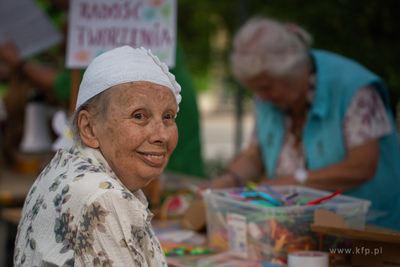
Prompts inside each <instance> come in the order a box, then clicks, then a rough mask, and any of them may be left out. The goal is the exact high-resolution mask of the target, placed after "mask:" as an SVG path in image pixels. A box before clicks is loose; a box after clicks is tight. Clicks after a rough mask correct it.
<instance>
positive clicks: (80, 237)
mask: <svg viewBox="0 0 400 267" xmlns="http://www.w3.org/2000/svg"><path fill="white" fill-rule="evenodd" d="M180 91H181V87H180V85H179V84H178V83H177V82H176V81H175V78H174V76H173V75H172V74H171V73H170V72H169V70H168V67H167V66H166V65H165V64H163V63H161V62H160V60H159V59H158V58H157V57H156V56H154V55H153V54H152V53H151V52H150V51H149V50H146V49H144V48H141V49H134V48H131V47H129V46H123V47H119V48H116V49H113V50H110V51H108V52H105V53H103V54H101V55H100V56H98V57H97V58H95V59H94V60H93V61H92V63H91V64H90V65H89V66H88V68H87V69H86V71H85V74H84V77H83V80H82V83H81V85H80V89H79V93H78V100H77V104H76V109H75V112H74V113H73V115H72V120H71V121H72V124H71V130H72V132H73V145H72V146H71V147H70V148H68V149H60V150H59V151H57V153H56V154H55V156H54V158H53V159H52V161H51V162H50V164H49V165H48V166H47V167H46V168H45V169H44V170H43V171H42V173H41V174H40V175H39V177H38V178H37V180H36V181H35V183H34V184H33V186H32V188H31V190H30V192H29V193H28V195H27V197H26V200H25V204H24V207H23V210H22V214H21V219H20V223H19V226H18V233H17V237H16V243H15V253H14V265H15V266H48V265H51V266H98V265H99V266H100V265H101V266H167V263H166V259H165V255H164V253H163V250H162V248H161V246H160V243H159V241H158V239H157V237H156V236H155V233H154V231H153V229H152V227H151V219H152V217H153V214H152V213H151V212H150V210H149V209H148V202H147V200H146V197H145V196H144V194H143V192H142V190H141V188H143V187H144V186H145V185H146V184H148V183H149V182H150V181H152V180H153V179H157V178H158V177H160V175H161V174H162V173H163V171H164V168H165V166H166V165H167V163H168V160H169V158H170V156H171V153H172V151H173V150H174V148H175V147H176V145H177V142H178V129H177V125H176V123H175V117H176V116H177V113H178V110H179V106H178V105H179V103H180V101H181V95H180Z"/></svg>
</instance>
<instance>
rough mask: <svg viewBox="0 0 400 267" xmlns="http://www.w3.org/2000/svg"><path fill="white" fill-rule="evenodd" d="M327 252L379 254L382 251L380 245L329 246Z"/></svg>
mask: <svg viewBox="0 0 400 267" xmlns="http://www.w3.org/2000/svg"><path fill="white" fill-rule="evenodd" d="M329 252H330V253H332V254H360V255H374V256H376V255H380V254H382V253H383V251H382V247H376V248H366V247H353V248H330V249H329Z"/></svg>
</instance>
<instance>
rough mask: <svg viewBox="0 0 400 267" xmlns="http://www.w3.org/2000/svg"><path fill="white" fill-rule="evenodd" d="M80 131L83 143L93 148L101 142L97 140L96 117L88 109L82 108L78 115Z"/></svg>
mask: <svg viewBox="0 0 400 267" xmlns="http://www.w3.org/2000/svg"><path fill="white" fill-rule="evenodd" d="M78 125H79V133H80V135H81V138H82V141H83V143H85V144H86V145H87V146H89V147H92V148H98V147H99V145H100V143H99V141H98V140H97V137H96V134H95V131H94V129H93V127H94V118H93V117H92V115H91V114H90V113H89V112H88V111H86V110H82V111H81V112H80V113H79V115H78Z"/></svg>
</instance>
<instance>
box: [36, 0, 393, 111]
mask: <svg viewBox="0 0 400 267" xmlns="http://www.w3.org/2000/svg"><path fill="white" fill-rule="evenodd" d="M36 1H38V2H39V4H40V5H41V6H42V7H43V8H44V9H45V10H46V11H47V12H48V13H49V14H50V15H51V16H52V17H53V19H54V21H55V22H56V24H58V25H59V26H60V25H62V21H63V20H64V19H65V14H63V13H62V12H60V11H59V10H58V9H57V8H54V6H52V5H51V4H50V2H49V0H36ZM176 1H177V5H178V18H177V26H178V39H179V40H180V42H181V43H182V45H183V48H184V51H185V56H186V62H187V65H188V68H189V70H190V71H191V73H192V75H193V78H194V82H195V84H196V88H197V90H199V91H205V90H214V89H215V88H219V87H223V90H225V91H228V92H237V88H238V87H237V85H236V84H235V82H234V80H233V79H232V76H231V72H230V69H229V64H228V63H229V54H230V52H231V49H232V36H233V35H234V33H235V32H236V31H237V29H238V28H239V26H240V25H242V24H243V23H244V22H245V21H246V20H247V19H249V18H250V17H253V16H270V17H273V18H276V19H279V20H282V21H285V22H291V23H295V24H298V25H299V26H302V27H304V28H305V29H306V30H307V31H309V32H310V33H311V35H312V36H313V38H314V43H313V47H314V48H318V49H325V50H329V51H332V52H336V53H339V54H341V55H343V56H347V57H350V58H352V59H354V60H356V61H358V62H360V63H361V64H363V65H364V66H366V67H367V68H368V69H370V70H371V71H373V72H375V73H376V74H378V75H379V76H380V77H381V78H382V79H383V80H384V81H385V82H386V85H387V87H388V89H389V93H390V99H391V107H392V110H393V112H395V106H396V104H397V102H398V101H399V100H400V76H399V74H400V64H399V62H400V52H398V49H399V47H400V16H399V15H398V14H399V11H400V0H302V1H300V0H269V1H265V0H201V1H193V0H176ZM248 93H249V92H246V93H245V94H243V93H242V96H246V94H248ZM242 96H240V97H242Z"/></svg>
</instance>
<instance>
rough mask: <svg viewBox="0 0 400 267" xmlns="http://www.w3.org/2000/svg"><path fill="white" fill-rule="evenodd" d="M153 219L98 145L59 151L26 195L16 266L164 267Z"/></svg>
mask: <svg viewBox="0 0 400 267" xmlns="http://www.w3.org/2000/svg"><path fill="white" fill-rule="evenodd" d="M152 217H153V214H152V213H151V212H150V211H149V209H148V202H147V200H146V197H145V196H144V194H143V192H142V191H141V190H138V191H136V192H133V193H132V192H130V191H129V190H128V189H127V188H126V187H124V186H123V184H122V183H121V181H120V180H119V179H118V178H117V177H116V175H115V174H114V172H113V171H112V169H111V168H110V166H109V165H108V163H107V162H106V161H105V159H104V157H103V156H102V154H101V153H100V152H99V151H98V150H97V149H92V148H85V149H77V148H70V149H69V150H59V151H58V152H57V153H56V155H55V156H54V158H53V159H52V161H51V162H50V164H49V165H48V166H47V167H46V168H45V169H44V170H43V172H42V173H41V174H40V176H39V177H38V178H37V180H36V181H35V183H34V184H33V186H32V188H31V190H30V192H29V194H28V196H27V198H26V201H25V204H24V207H23V210H22V214H21V220H20V224H19V227H18V234H17V238H16V246H15V254H14V259H15V262H14V266H53V265H54V266H167V263H166V259H165V255H164V252H163V250H162V248H161V245H160V243H159V241H158V239H157V237H156V236H155V234H154V232H153V230H152V227H151V224H150V223H151V219H152Z"/></svg>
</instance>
